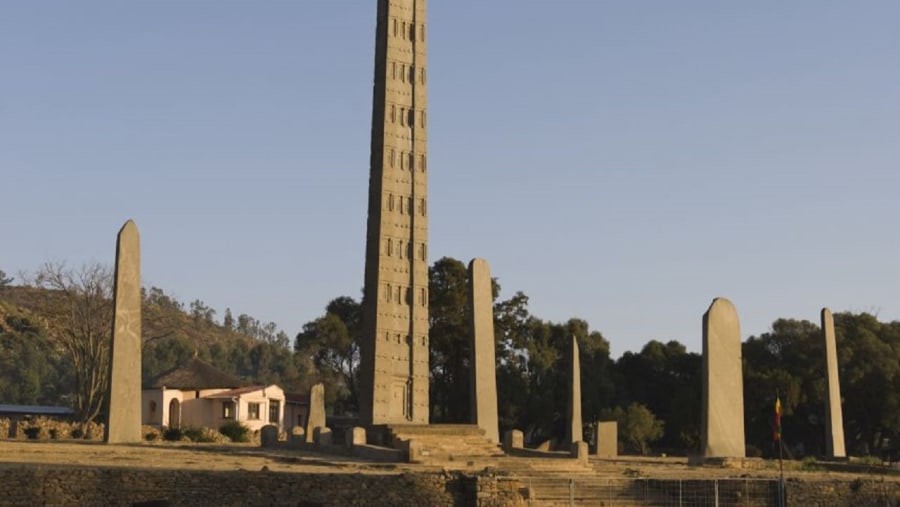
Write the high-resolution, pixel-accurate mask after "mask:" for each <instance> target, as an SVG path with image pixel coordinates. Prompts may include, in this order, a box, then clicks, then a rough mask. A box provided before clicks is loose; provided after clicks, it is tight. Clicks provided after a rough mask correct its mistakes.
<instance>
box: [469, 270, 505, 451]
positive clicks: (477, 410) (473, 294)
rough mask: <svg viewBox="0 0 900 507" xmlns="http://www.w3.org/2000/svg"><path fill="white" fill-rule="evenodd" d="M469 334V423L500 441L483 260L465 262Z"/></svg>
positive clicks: (490, 313)
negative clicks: (467, 266) (467, 285)
mask: <svg viewBox="0 0 900 507" xmlns="http://www.w3.org/2000/svg"><path fill="white" fill-rule="evenodd" d="M469 317H470V321H469V333H470V337H471V344H470V345H471V347H470V351H471V358H470V360H471V362H470V364H471V365H472V368H471V370H470V371H471V375H472V378H471V382H470V384H469V385H470V388H471V394H470V403H471V408H472V422H473V423H475V424H476V425H477V426H478V427H479V428H481V429H483V430H484V435H485V436H486V437H487V438H488V439H489V440H490V441H491V442H494V443H500V426H499V420H498V418H497V363H496V361H495V358H494V347H495V346H496V345H495V343H494V295H493V288H492V284H491V268H490V266H489V265H488V263H487V261H486V260H484V259H472V261H471V262H470V263H469Z"/></svg>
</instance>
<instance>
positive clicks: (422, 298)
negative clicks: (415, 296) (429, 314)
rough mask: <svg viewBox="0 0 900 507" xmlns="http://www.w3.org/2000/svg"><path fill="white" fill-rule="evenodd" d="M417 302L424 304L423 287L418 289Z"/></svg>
mask: <svg viewBox="0 0 900 507" xmlns="http://www.w3.org/2000/svg"><path fill="white" fill-rule="evenodd" d="M419 304H420V305H422V306H425V289H424V288H422V289H419Z"/></svg>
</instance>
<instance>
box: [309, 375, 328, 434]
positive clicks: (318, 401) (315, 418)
mask: <svg viewBox="0 0 900 507" xmlns="http://www.w3.org/2000/svg"><path fill="white" fill-rule="evenodd" d="M324 427H325V384H321V383H319V384H316V385H314V386H312V387H311V388H310V389H309V417H307V418H306V441H307V442H308V443H313V442H314V441H315V434H316V428H324Z"/></svg>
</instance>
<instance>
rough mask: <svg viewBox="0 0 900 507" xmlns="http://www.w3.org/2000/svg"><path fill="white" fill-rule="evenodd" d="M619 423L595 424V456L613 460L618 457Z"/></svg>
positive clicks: (604, 422) (605, 422)
mask: <svg viewBox="0 0 900 507" xmlns="http://www.w3.org/2000/svg"><path fill="white" fill-rule="evenodd" d="M618 433H619V423H617V422H616V421H603V422H598V423H597V431H596V432H595V434H596V438H597V451H596V452H597V456H599V457H601V458H615V457H616V456H618V455H619V435H618Z"/></svg>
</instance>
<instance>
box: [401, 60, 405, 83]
mask: <svg viewBox="0 0 900 507" xmlns="http://www.w3.org/2000/svg"><path fill="white" fill-rule="evenodd" d="M400 81H402V82H404V83H405V82H406V65H404V64H402V63H401V64H400Z"/></svg>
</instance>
